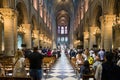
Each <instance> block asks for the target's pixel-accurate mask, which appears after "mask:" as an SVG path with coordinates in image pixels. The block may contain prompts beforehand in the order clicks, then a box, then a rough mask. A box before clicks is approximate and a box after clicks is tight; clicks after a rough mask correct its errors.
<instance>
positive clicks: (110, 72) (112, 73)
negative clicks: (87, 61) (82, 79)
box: [95, 52, 120, 80]
mask: <svg viewBox="0 0 120 80" xmlns="http://www.w3.org/2000/svg"><path fill="white" fill-rule="evenodd" d="M119 74H120V67H119V66H117V65H116V64H114V62H113V53H111V52H106V53H105V62H103V63H102V64H100V65H98V66H97V69H96V72H95V79H96V80H119V79H120V75H119Z"/></svg>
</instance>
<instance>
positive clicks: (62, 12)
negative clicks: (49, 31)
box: [53, 0, 74, 25]
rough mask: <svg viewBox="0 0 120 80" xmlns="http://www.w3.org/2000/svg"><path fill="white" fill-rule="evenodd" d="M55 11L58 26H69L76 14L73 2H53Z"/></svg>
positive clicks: (62, 0) (59, 0)
mask: <svg viewBox="0 0 120 80" xmlns="http://www.w3.org/2000/svg"><path fill="white" fill-rule="evenodd" d="M53 11H54V16H55V18H56V23H57V25H68V24H69V22H70V19H71V17H72V16H73V14H74V5H73V0H53Z"/></svg>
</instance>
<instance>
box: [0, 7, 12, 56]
mask: <svg viewBox="0 0 120 80" xmlns="http://www.w3.org/2000/svg"><path fill="white" fill-rule="evenodd" d="M0 12H1V13H2V15H3V18H4V43H5V44H4V46H5V54H6V55H7V56H13V55H14V27H13V26H14V11H13V10H12V9H9V8H2V9H0Z"/></svg>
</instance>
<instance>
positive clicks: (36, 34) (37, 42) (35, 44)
mask: <svg viewBox="0 0 120 80" xmlns="http://www.w3.org/2000/svg"><path fill="white" fill-rule="evenodd" d="M33 33H34V37H35V39H34V45H33V46H34V47H36V46H38V47H39V31H38V30H33Z"/></svg>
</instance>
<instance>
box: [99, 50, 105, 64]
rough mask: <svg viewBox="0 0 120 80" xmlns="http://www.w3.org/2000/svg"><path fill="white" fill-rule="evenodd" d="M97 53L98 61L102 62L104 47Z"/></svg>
mask: <svg viewBox="0 0 120 80" xmlns="http://www.w3.org/2000/svg"><path fill="white" fill-rule="evenodd" d="M98 55H99V56H100V61H101V62H103V61H104V56H105V51H104V49H101V50H100V51H99V52H98Z"/></svg>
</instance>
